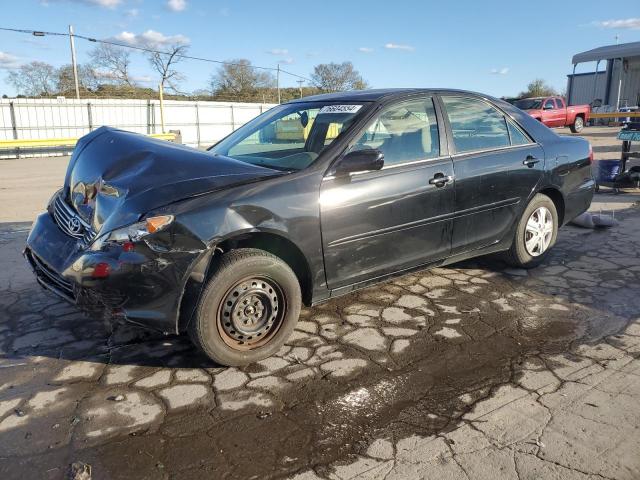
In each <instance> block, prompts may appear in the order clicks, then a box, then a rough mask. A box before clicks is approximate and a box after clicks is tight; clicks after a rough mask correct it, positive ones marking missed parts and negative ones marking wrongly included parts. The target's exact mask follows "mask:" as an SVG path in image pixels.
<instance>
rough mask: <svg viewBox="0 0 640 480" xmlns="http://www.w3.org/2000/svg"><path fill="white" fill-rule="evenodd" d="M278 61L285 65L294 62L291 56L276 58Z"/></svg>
mask: <svg viewBox="0 0 640 480" xmlns="http://www.w3.org/2000/svg"><path fill="white" fill-rule="evenodd" d="M278 62H279V63H284V64H286V65H291V64H292V63H293V62H294V60H293V58H291V57H287V58H282V59H280V60H278Z"/></svg>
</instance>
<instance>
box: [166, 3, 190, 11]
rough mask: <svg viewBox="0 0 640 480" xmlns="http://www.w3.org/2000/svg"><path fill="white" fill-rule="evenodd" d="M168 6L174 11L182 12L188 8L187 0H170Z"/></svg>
mask: <svg viewBox="0 0 640 480" xmlns="http://www.w3.org/2000/svg"><path fill="white" fill-rule="evenodd" d="M167 8H168V9H169V10H173V11H174V12H181V11H183V10H184V9H185V8H187V0H168V1H167Z"/></svg>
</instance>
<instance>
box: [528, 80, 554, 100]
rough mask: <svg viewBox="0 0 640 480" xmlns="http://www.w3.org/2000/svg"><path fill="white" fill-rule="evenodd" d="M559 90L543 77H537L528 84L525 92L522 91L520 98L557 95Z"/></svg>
mask: <svg viewBox="0 0 640 480" xmlns="http://www.w3.org/2000/svg"><path fill="white" fill-rule="evenodd" d="M557 94H558V92H556V90H555V89H554V88H553V87H552V86H551V85H549V84H548V83H547V82H545V81H544V80H543V79H541V78H536V79H535V80H533V81H532V82H530V83H529V84H528V85H527V89H526V90H525V91H524V92H520V98H529V97H549V96H552V95H557Z"/></svg>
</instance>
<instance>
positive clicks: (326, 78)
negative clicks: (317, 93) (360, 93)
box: [311, 62, 368, 92]
mask: <svg viewBox="0 0 640 480" xmlns="http://www.w3.org/2000/svg"><path fill="white" fill-rule="evenodd" d="M311 80H312V81H313V83H314V84H315V85H316V86H317V87H318V88H319V89H320V90H323V91H325V92H341V91H344V90H362V89H365V88H368V84H367V82H366V81H365V80H364V79H363V78H362V75H360V72H358V71H357V70H356V69H355V68H354V67H353V63H351V62H342V63H333V62H331V63H321V64H319V65H316V66H315V67H314V68H313V73H312V74H311Z"/></svg>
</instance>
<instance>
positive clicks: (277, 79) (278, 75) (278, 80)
mask: <svg viewBox="0 0 640 480" xmlns="http://www.w3.org/2000/svg"><path fill="white" fill-rule="evenodd" d="M276 87H277V88H278V105H280V64H278V70H277V73H276Z"/></svg>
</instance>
